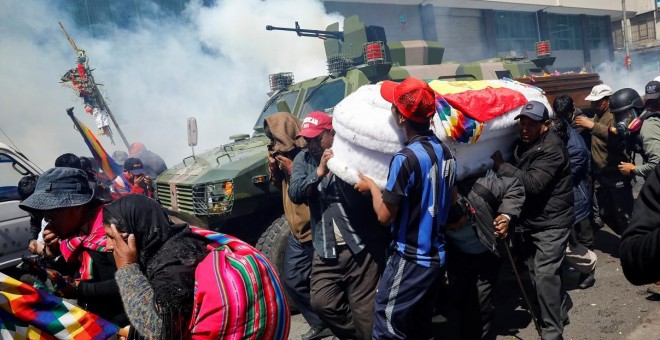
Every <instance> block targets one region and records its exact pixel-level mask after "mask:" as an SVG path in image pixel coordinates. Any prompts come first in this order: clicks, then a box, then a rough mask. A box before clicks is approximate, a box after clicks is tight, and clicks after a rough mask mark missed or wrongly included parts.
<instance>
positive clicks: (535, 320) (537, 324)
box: [499, 239, 541, 336]
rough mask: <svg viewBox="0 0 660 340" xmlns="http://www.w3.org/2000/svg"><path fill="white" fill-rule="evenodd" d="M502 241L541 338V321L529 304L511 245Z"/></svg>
mask: <svg viewBox="0 0 660 340" xmlns="http://www.w3.org/2000/svg"><path fill="white" fill-rule="evenodd" d="M499 240H500V241H502V243H504V244H503V246H504V249H506V255H507V257H508V258H509V262H511V267H512V268H513V273H514V274H515V276H516V281H518V286H519V287H520V291H521V292H522V295H523V298H524V299H525V303H526V304H527V311H528V312H529V315H531V316H532V321H534V327H535V328H536V332H537V333H539V336H541V326H539V321H538V319H537V318H536V315H535V314H534V310H533V309H532V304H531V303H530V302H529V298H528V297H527V293H526V292H525V287H524V286H523V284H522V280H521V279H520V275H519V274H518V269H517V268H516V264H515V262H513V256H511V250H510V249H509V245H508V244H506V242H504V240H503V239H499Z"/></svg>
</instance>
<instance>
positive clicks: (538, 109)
mask: <svg viewBox="0 0 660 340" xmlns="http://www.w3.org/2000/svg"><path fill="white" fill-rule="evenodd" d="M521 116H525V117H529V118H531V119H532V120H534V121H537V122H544V121H546V120H548V119H550V114H549V113H548V108H547V107H545V105H544V104H543V103H541V102H537V101H536V100H530V101H529V102H528V103H527V104H525V105H524V106H523V107H522V110H520V114H519V115H517V116H516V118H514V119H518V118H520V117H521Z"/></svg>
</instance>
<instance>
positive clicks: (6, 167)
mask: <svg viewBox="0 0 660 340" xmlns="http://www.w3.org/2000/svg"><path fill="white" fill-rule="evenodd" d="M29 174H30V172H29V171H28V170H27V169H26V168H25V167H23V165H21V164H20V163H18V162H16V161H15V160H14V159H13V158H12V157H11V156H9V155H6V154H3V153H0V202H5V201H12V200H20V199H21V198H20V197H19V196H18V181H19V180H20V179H21V178H22V177H23V176H25V175H29Z"/></svg>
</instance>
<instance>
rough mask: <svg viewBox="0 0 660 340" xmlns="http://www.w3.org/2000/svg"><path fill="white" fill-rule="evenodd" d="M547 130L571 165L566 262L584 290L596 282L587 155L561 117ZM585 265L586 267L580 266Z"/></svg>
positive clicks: (585, 149)
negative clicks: (570, 219)
mask: <svg viewBox="0 0 660 340" xmlns="http://www.w3.org/2000/svg"><path fill="white" fill-rule="evenodd" d="M549 127H550V131H552V132H554V133H555V134H557V135H558V136H559V137H560V138H561V139H562V141H564V144H565V145H566V149H567V150H568V155H569V157H570V163H571V175H572V176H573V197H574V198H575V202H574V204H573V208H574V209H575V221H574V222H573V229H572V230H571V236H570V237H569V239H568V244H569V247H568V249H567V253H566V260H567V261H568V262H569V263H571V264H572V265H573V266H574V267H575V268H576V269H578V270H580V281H579V283H578V287H579V288H580V289H586V288H589V287H591V286H593V285H594V283H595V282H596V278H595V270H596V269H595V268H596V258H597V256H596V253H594V252H593V251H592V250H593V247H594V243H593V242H594V238H593V232H592V231H591V221H590V219H589V216H590V215H591V197H592V195H591V194H590V191H589V170H590V168H591V154H590V153H589V150H588V149H587V146H586V145H585V144H584V141H583V140H582V138H580V136H579V135H578V134H577V132H575V130H573V129H571V128H570V127H569V125H568V122H567V121H566V120H564V119H562V118H559V116H558V117H557V118H554V119H551V120H550V125H549ZM585 261H586V263H588V264H590V266H586V267H587V268H586V270H585V266H582V265H580V264H584V263H585Z"/></svg>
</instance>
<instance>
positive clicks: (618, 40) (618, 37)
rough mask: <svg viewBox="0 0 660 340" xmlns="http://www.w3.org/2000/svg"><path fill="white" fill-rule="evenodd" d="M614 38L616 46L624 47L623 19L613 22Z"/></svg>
mask: <svg viewBox="0 0 660 340" xmlns="http://www.w3.org/2000/svg"><path fill="white" fill-rule="evenodd" d="M612 38H613V40H614V48H623V27H622V26H621V20H619V21H614V22H612Z"/></svg>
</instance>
